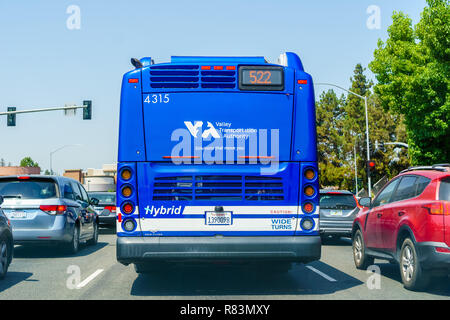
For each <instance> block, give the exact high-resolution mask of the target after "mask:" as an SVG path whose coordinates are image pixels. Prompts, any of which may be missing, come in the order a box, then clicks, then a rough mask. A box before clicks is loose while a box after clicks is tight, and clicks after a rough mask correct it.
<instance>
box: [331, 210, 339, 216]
mask: <svg viewBox="0 0 450 320" xmlns="http://www.w3.org/2000/svg"><path fill="white" fill-rule="evenodd" d="M330 216H342V210H332V211H330Z"/></svg>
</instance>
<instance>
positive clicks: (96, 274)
mask: <svg viewBox="0 0 450 320" xmlns="http://www.w3.org/2000/svg"><path fill="white" fill-rule="evenodd" d="M102 272H103V269H98V270H97V271H95V272H94V273H93V274H91V275H90V276H89V277H87V278H86V279H85V280H84V281H83V282H81V283H80V284H79V285H78V286H77V289H81V288H83V287H84V286H85V285H87V284H88V283H89V282H91V281H92V280H93V279H94V278H95V277H96V276H98V275H99V274H100V273H102Z"/></svg>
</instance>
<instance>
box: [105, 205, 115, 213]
mask: <svg viewBox="0 0 450 320" xmlns="http://www.w3.org/2000/svg"><path fill="white" fill-rule="evenodd" d="M105 209H106V210H109V212H111V213H116V206H106V207H105Z"/></svg>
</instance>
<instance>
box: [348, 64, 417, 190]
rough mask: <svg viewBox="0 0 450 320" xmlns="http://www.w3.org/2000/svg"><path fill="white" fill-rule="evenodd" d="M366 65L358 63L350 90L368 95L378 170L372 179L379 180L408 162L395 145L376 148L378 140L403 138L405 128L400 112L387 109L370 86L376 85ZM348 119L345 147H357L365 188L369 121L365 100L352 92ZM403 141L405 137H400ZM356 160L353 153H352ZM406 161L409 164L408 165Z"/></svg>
mask: <svg viewBox="0 0 450 320" xmlns="http://www.w3.org/2000/svg"><path fill="white" fill-rule="evenodd" d="M364 72H365V68H363V67H362V65H361V64H357V65H356V66H355V70H354V71H353V77H352V78H351V79H350V81H351V82H352V85H351V87H350V89H349V90H350V91H352V92H354V93H357V94H359V95H361V96H366V97H367V100H368V101H367V114H368V122H369V138H370V141H369V142H370V144H371V146H372V147H371V149H370V156H369V158H370V159H371V160H375V163H376V168H375V169H376V170H375V172H374V173H373V174H372V183H375V182H377V181H378V180H379V179H381V178H382V177H383V176H387V177H388V178H391V177H393V176H394V175H396V174H398V172H399V170H401V169H404V168H405V167H407V166H408V161H407V159H406V153H405V152H400V153H398V154H397V153H395V152H394V147H391V146H387V147H386V150H385V151H383V150H375V142H376V141H378V142H395V141H401V140H399V139H402V137H401V135H402V133H403V132H404V129H403V130H402V127H401V126H400V127H399V126H398V123H399V122H401V121H399V119H401V116H399V115H395V114H392V113H391V112H389V111H387V112H386V111H384V110H383V108H382V107H381V102H380V99H379V97H378V96H377V95H376V94H373V93H372V92H371V91H370V89H371V87H372V85H373V83H372V82H371V81H369V80H368V79H367V77H366V76H365V74H364ZM345 114H346V117H345V120H344V125H343V127H344V130H343V133H344V138H345V139H344V140H345V142H346V143H345V145H344V146H345V147H344V149H345V151H346V152H347V154H352V152H353V148H354V147H356V158H357V168H358V177H359V179H360V181H361V182H362V186H364V188H366V181H367V172H366V161H367V160H368V159H367V142H366V121H365V103H364V100H363V99H361V98H359V97H357V96H355V95H353V94H349V95H348V96H347V100H346V103H345ZM401 142H404V141H401ZM348 158H349V159H351V160H352V162H353V161H354V156H349V157H348ZM405 164H406V165H405Z"/></svg>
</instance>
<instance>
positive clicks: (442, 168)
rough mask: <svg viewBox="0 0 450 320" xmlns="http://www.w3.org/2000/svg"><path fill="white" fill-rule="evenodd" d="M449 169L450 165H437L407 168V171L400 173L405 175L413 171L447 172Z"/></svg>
mask: <svg viewBox="0 0 450 320" xmlns="http://www.w3.org/2000/svg"><path fill="white" fill-rule="evenodd" d="M449 169H450V163H439V164H433V165H432V166H416V167H409V168H408V169H405V170H403V171H401V172H400V173H405V172H409V171H414V170H436V171H441V172H446V171H449Z"/></svg>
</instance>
